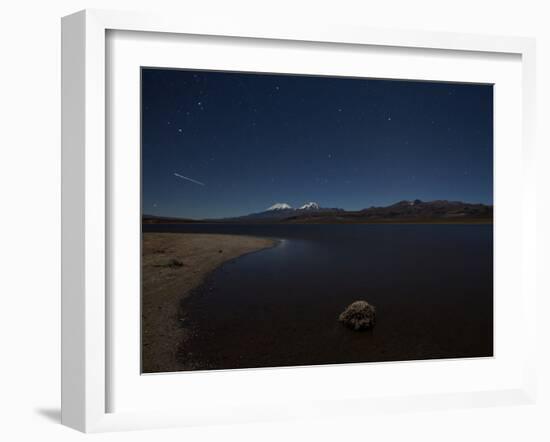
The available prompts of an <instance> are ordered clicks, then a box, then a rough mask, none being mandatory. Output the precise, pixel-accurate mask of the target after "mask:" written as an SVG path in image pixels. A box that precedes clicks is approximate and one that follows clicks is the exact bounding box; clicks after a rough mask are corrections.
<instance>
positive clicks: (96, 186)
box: [62, 10, 536, 432]
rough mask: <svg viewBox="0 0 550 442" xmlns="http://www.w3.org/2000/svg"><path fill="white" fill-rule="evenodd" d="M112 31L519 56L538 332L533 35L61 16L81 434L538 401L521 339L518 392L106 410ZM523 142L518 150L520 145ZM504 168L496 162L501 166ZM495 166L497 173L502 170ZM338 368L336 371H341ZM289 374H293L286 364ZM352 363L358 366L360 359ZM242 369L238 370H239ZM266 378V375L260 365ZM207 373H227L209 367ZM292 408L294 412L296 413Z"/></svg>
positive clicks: (65, 268)
mask: <svg viewBox="0 0 550 442" xmlns="http://www.w3.org/2000/svg"><path fill="white" fill-rule="evenodd" d="M109 31H142V32H155V33H163V34H179V35H201V36H219V37H227V38H229V37H233V38H235V37H237V38H249V39H269V40H273V41H281V40H282V41H287V42H311V43H338V44H341V45H369V46H377V47H380V48H382V49H383V48H392V47H399V48H410V49H414V48H416V49H436V50H442V51H467V52H474V53H477V54H478V55H479V56H483V54H488V53H497V54H498V53H500V54H515V55H517V56H519V57H521V75H522V80H521V82H522V84H521V89H522V90H521V101H522V112H521V121H517V122H516V123H517V124H518V125H520V126H521V152H520V155H521V159H522V166H521V168H522V170H521V171H520V176H521V184H522V187H521V191H520V193H521V199H522V201H521V207H522V211H521V221H522V222H521V224H520V225H519V226H520V227H519V228H518V230H517V232H516V233H517V235H521V253H520V255H521V256H519V257H518V260H519V261H518V262H520V264H521V305H522V313H523V314H522V315H521V317H520V319H519V320H521V321H522V327H523V329H524V333H525V335H527V336H531V337H534V334H535V328H536V325H535V317H536V285H535V268H536V266H535V253H534V250H535V245H536V237H535V233H534V232H535V229H534V223H535V219H536V214H535V177H534V174H533V173H532V170H533V162H534V136H535V134H534V120H535V119H534V109H535V42H534V40H533V39H528V38H519V37H493V36H480V35H465V34H451V33H428V32H417V31H388V30H376V29H358V28H348V27H345V26H337V25H327V26H312V25H307V26H302V27H294V26H291V25H287V24H276V25H273V24H272V25H269V24H266V23H249V22H246V21H244V20H243V21H238V22H236V21H233V22H231V23H216V22H208V21H206V20H197V19H196V18H194V17H166V16H153V15H150V14H135V13H126V12H111V11H100V10H86V11H81V12H78V13H76V14H73V15H70V16H67V17H65V18H63V21H62V54H63V60H62V122H63V128H62V144H63V146H62V423H63V424H65V425H67V426H70V427H72V428H75V429H78V430H80V431H85V432H96V431H111V430H123V429H138V428H157V427H168V426H184V425H197V424H205V423H215V422H247V421H255V420H268V419H269V420H271V419H284V418H288V417H306V416H327V415H337V414H340V415H341V414H358V413H359V414H362V413H368V412H370V411H372V410H377V411H380V410H383V411H388V412H392V411H400V410H419V409H427V408H428V409H431V408H453V407H470V406H488V405H502V404H511V403H512V404H521V403H532V402H533V401H534V400H535V397H536V382H535V368H536V367H535V344H534V343H535V339H529V340H527V341H526V343H525V353H524V359H525V360H522V361H521V362H522V364H523V372H522V381H521V384H518V385H515V386H514V387H513V388H505V389H489V390H484V389H482V388H478V389H477V390H474V391H464V392H461V393H456V392H455V393H445V392H441V393H434V392H430V393H429V394H428V393H427V394H424V395H418V394H416V395H406V394H401V395H400V394H392V395H389V396H379V397H376V398H372V397H353V398H350V397H345V396H342V397H341V398H335V397H334V396H329V397H326V398H324V399H319V398H316V399H315V400H312V401H310V402H303V401H302V402H299V401H296V400H294V401H293V400H291V399H289V401H288V403H286V404H285V403H284V401H283V402H273V404H271V406H270V405H265V404H262V405H258V406H257V407H253V406H251V404H250V403H247V404H243V403H239V402H238V400H236V401H235V403H233V404H231V403H230V404H226V405H229V406H230V407H232V408H231V409H230V412H228V413H227V414H225V415H224V414H223V413H221V414H217V413H216V411H215V410H212V412H208V411H207V409H199V410H198V411H197V412H196V413H193V414H190V413H189V411H188V410H187V411H186V410H185V407H182V410H181V411H179V412H178V411H177V410H176V411H165V410H157V411H156V412H154V411H133V412H112V411H109V406H108V394H109V391H110V389H111V388H112V387H113V386H112V385H111V384H110V379H109V376H108V372H109V369H108V367H109V365H110V364H111V358H112V354H110V346H109V342H108V339H107V337H108V332H109V330H108V327H109V324H110V319H109V318H110V315H111V312H110V311H109V302H108V293H107V287H108V267H107V265H108V247H107V245H108V244H109V241H111V240H112V238H110V237H109V235H110V233H111V231H110V230H109V229H108V228H107V221H106V220H107V219H108V217H109V210H110V209H109V201H110V200H109V194H108V191H109V187H108V182H107V181H108V174H107V162H108V155H107V148H108V146H107V132H106V120H107V114H108V109H107V101H108V100H107V95H106V94H107V93H108V85H107V84H106V63H107V62H108V60H107V55H108V51H107V49H106V48H107V45H106V35H107V32H109ZM518 149H519V146H518ZM497 167H498V165H497ZM497 173H498V169H497ZM496 251H497V253H498V248H497V249H496ZM338 369H339V368H338V367H335V366H333V367H332V368H331V370H333V371H334V370H338ZM290 370H292V369H290ZM354 370H355V371H357V370H361V367H360V366H356V367H354ZM243 373H244V372H242V371H241V377H242V376H243ZM263 373H264V374H262V376H269V374H268V373H267V372H263ZM209 376H210V379H211V380H212V379H214V378H213V377H216V376H217V377H218V378H219V379H220V380H219V381H218V382H222V381H223V376H224V374H222V373H211V374H209ZM289 410H292V411H291V412H289Z"/></svg>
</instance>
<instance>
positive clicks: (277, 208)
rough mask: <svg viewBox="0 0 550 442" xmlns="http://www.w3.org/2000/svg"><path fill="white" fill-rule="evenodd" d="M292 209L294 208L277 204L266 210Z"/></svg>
mask: <svg viewBox="0 0 550 442" xmlns="http://www.w3.org/2000/svg"><path fill="white" fill-rule="evenodd" d="M288 209H292V206H291V205H290V204H287V203H275V204H273V205H272V206H271V207H268V208H267V209H266V210H288Z"/></svg>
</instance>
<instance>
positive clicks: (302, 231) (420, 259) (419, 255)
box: [144, 225, 493, 369]
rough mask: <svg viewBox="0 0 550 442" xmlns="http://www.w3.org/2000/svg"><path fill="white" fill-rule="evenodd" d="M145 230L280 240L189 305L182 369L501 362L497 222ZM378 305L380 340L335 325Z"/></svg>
mask: <svg viewBox="0 0 550 442" xmlns="http://www.w3.org/2000/svg"><path fill="white" fill-rule="evenodd" d="M144 230H145V231H148V230H150V231H152V230H154V231H177V232H197V233H231V234H244V235H254V236H262V237H271V238H275V239H278V240H279V241H280V242H279V244H278V245H277V246H276V247H274V248H272V249H269V250H263V251H259V252H255V253H252V254H249V255H246V256H243V257H240V258H238V259H236V260H234V261H231V262H228V263H226V264H225V265H223V266H222V267H220V268H219V269H218V270H216V271H215V272H213V273H212V274H211V275H210V277H209V278H208V280H207V281H206V283H205V284H204V285H203V286H202V287H200V288H199V289H198V290H197V291H196V292H195V293H193V295H192V296H190V297H188V298H187V299H186V300H185V301H184V302H183V303H182V314H184V315H185V316H187V320H188V322H187V323H188V324H189V326H190V327H192V329H193V330H194V334H193V337H192V338H191V339H190V340H189V341H188V342H186V343H185V344H182V346H181V349H180V359H181V361H182V369H184V368H197V369H205V368H214V369H216V368H242V367H265V366H284V365H309V364H326V363H344V362H369V361H395V360H411V359H427V358H454V357H478V356H491V355H492V353H493V226H492V225H254V226H242V225H166V226H144ZM358 299H364V300H367V301H368V302H370V303H372V304H374V305H375V306H376V308H377V323H376V326H375V328H374V329H373V330H372V331H367V332H354V331H351V330H348V329H346V328H345V327H344V326H342V325H341V324H340V323H339V322H338V320H337V318H338V315H339V314H340V313H341V312H342V310H344V308H345V307H346V306H347V305H348V304H350V303H351V302H353V301H355V300H358Z"/></svg>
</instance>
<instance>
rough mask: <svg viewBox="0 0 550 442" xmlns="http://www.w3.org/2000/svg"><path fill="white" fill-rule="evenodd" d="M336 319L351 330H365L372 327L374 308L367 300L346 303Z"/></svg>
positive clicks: (374, 316) (374, 314)
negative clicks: (346, 305) (345, 306)
mask: <svg viewBox="0 0 550 442" xmlns="http://www.w3.org/2000/svg"><path fill="white" fill-rule="evenodd" d="M338 320H339V321H340V322H341V323H343V324H344V325H345V326H346V327H349V328H351V329H352V330H357V331H358V330H366V329H369V328H372V327H374V323H375V320H376V308H375V307H374V305H371V304H369V303H368V302H367V301H355V302H353V303H351V304H350V305H348V307H347V308H346V309H345V310H344V311H343V312H342V313H341V314H340V316H339V317H338Z"/></svg>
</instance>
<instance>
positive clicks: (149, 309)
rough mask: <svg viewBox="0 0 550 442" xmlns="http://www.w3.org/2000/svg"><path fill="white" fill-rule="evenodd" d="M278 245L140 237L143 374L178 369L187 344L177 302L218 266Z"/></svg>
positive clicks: (230, 238)
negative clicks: (180, 350)
mask: <svg viewBox="0 0 550 442" xmlns="http://www.w3.org/2000/svg"><path fill="white" fill-rule="evenodd" d="M276 245H277V241H276V240H272V239H267V238H260V237H252V236H244V235H226V234H208V233H207V234H204V233H153V232H151V233H148V232H147V233H142V253H141V283H142V291H141V308H142V311H141V319H142V322H141V340H142V354H141V361H142V372H143V373H158V372H167V371H179V370H180V369H181V367H180V364H179V363H178V362H177V349H178V347H179V345H180V344H181V342H182V341H184V340H185V337H186V334H187V330H186V329H185V322H184V320H183V321H182V318H180V317H179V314H178V313H179V307H180V304H181V301H182V300H183V299H185V298H186V297H187V296H189V295H190V294H191V293H192V292H193V290H194V289H196V288H197V287H199V286H200V285H201V284H202V283H203V282H204V281H205V279H206V278H207V277H208V275H209V274H210V273H212V272H213V271H214V270H216V269H217V268H218V267H220V266H221V265H223V264H225V263H227V262H229V261H232V260H234V259H236V258H239V257H241V256H244V255H246V254H249V253H254V252H258V251H260V250H265V249H268V248H271V247H274V246H276Z"/></svg>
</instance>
